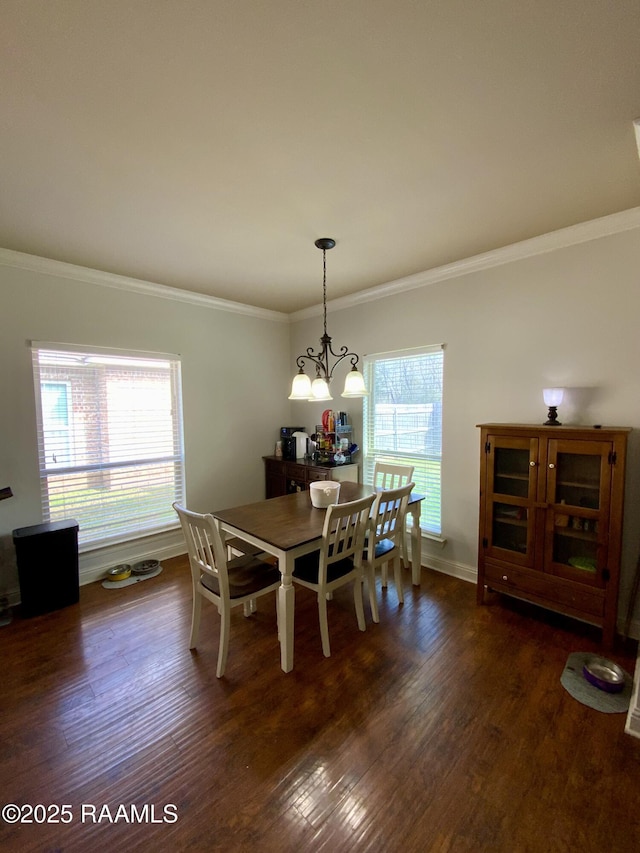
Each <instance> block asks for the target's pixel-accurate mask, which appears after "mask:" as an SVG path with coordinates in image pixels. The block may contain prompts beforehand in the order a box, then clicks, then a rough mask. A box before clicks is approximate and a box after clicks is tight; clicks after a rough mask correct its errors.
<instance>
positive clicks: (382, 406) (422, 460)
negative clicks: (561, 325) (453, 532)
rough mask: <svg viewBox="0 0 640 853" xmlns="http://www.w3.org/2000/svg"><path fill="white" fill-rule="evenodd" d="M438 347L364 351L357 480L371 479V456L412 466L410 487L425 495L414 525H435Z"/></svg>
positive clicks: (440, 377) (437, 503)
mask: <svg viewBox="0 0 640 853" xmlns="http://www.w3.org/2000/svg"><path fill="white" fill-rule="evenodd" d="M443 356H444V353H443V347H442V345H437V346H429V347H421V348H419V349H411V350H400V351H398V352H391V353H379V354H374V355H368V356H366V357H365V359H364V370H365V378H366V383H367V387H368V388H369V390H370V395H369V397H365V398H364V400H363V431H364V436H363V444H364V448H363V480H364V482H365V483H369V484H371V483H373V469H374V465H375V462H376V460H378V461H380V462H389V463H393V464H401V465H413V466H414V473H413V479H414V481H415V484H416V485H415V491H416V492H420V493H421V494H424V495H425V499H424V501H423V502H422V510H421V516H420V527H421V528H422V529H423V530H425V531H428V532H430V533H433V534H438V535H439V534H440V533H441V532H442V526H441V468H442V387H443V367H444V357H443Z"/></svg>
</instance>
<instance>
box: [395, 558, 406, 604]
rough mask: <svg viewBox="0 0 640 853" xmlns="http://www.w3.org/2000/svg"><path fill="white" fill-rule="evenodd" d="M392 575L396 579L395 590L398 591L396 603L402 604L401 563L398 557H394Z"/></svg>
mask: <svg viewBox="0 0 640 853" xmlns="http://www.w3.org/2000/svg"><path fill="white" fill-rule="evenodd" d="M393 576H394V577H395V579H396V592H397V593H398V603H399V604H404V591H403V589H402V565H401V563H400V557H396V558H395V560H394V561H393Z"/></svg>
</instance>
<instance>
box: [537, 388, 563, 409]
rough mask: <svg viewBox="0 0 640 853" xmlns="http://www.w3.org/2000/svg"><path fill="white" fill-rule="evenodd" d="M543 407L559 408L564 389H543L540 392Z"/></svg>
mask: <svg viewBox="0 0 640 853" xmlns="http://www.w3.org/2000/svg"><path fill="white" fill-rule="evenodd" d="M542 397H543V399H544V404H545V406H559V405H560V404H561V403H562V398H563V397H564V388H545V389H544V390H543V391H542Z"/></svg>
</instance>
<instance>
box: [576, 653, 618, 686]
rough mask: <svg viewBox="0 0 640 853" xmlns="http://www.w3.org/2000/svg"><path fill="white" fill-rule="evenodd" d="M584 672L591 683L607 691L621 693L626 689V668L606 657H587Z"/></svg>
mask: <svg viewBox="0 0 640 853" xmlns="http://www.w3.org/2000/svg"><path fill="white" fill-rule="evenodd" d="M582 674H583V675H584V677H585V678H586V679H587V681H588V682H589V684H593V686H594V687H597V688H598V689H599V690H605V691H606V692H607V693H620V691H621V690H623V689H624V670H622V669H621V668H620V667H619V666H618V665H617V664H615V663H613V662H612V661H610V660H607V659H606V658H601V657H592V658H587V660H586V661H585V662H584V666H583V667H582Z"/></svg>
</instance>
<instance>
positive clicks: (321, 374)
mask: <svg viewBox="0 0 640 853" xmlns="http://www.w3.org/2000/svg"><path fill="white" fill-rule="evenodd" d="M335 244H336V241H335V240H333V239H332V238H331V237H320V238H319V239H318V240H316V241H315V245H316V246H317V247H318V249H322V308H323V312H324V334H323V335H322V337H321V338H320V343H321V345H322V346H321V349H319V350H318V352H314V351H313V348H312V347H309V348H308V349H307V351H306V353H305V355H299V356H298V357H297V358H296V364H297V365H298V373H297V374H296V375H295V376H294V377H293V382H292V383H291V394H290V395H289V399H290V400H309V401H321V400H333V397H332V396H331V391H330V388H329V383H330V382H331V379H332V377H333V371H334V370H335V369H336V367H337V366H338V365H339V364H340V362H341V361H342V360H343V359H345V358H348V359H350V360H351V370H350V371H349V372H348V373H347V376H346V379H345V382H344V391H343V392H342V396H343V397H366V396H367V395H368V394H369V392H368V391H367V389H366V387H365V384H364V376H363V375H362V373H360V371H359V370H358V360H359V358H358V356H357V355H356V353H354V352H349V350H348V349H347V347H341V348H340V350H339V351H338V352H334V351H333V348H332V346H331V337H330V336H329V335H328V334H327V250H328V249H333V247H334V246H335ZM330 357H332V358H334V359H335V361H334V362H333V365H332V366H330V364H329V358H330ZM307 361H309V362H310V363H311V369H312V370H313V368H314V367H315V374H316V376H315V379H314V380H313V382H312V381H311V378H310V377H309V376H307V374H306V373H305V372H304V367H305V362H307Z"/></svg>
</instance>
